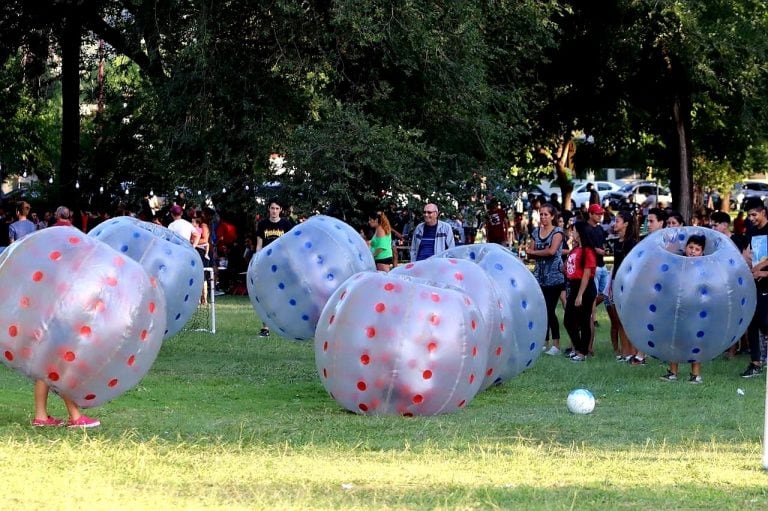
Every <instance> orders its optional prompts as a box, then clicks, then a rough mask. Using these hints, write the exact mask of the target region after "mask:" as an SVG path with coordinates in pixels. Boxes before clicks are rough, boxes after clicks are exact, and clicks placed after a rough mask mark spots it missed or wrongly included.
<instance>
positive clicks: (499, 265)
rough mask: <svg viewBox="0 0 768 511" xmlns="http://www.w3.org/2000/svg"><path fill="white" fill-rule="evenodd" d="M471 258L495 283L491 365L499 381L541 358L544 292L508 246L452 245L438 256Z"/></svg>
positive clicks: (545, 318)
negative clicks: (496, 316) (496, 321)
mask: <svg viewBox="0 0 768 511" xmlns="http://www.w3.org/2000/svg"><path fill="white" fill-rule="evenodd" d="M437 257H441V258H457V259H463V260H466V261H471V262H472V263H474V264H476V265H477V266H479V267H480V268H482V269H483V270H484V271H485V273H486V275H488V277H489V278H490V280H491V282H492V283H493V293H494V294H495V296H496V303H497V305H498V312H499V319H498V323H496V325H495V327H492V328H491V340H490V344H489V349H490V353H489V367H493V368H494V372H493V375H492V376H493V379H492V381H490V378H489V379H487V380H486V381H485V382H484V388H485V386H488V385H490V384H491V383H494V384H500V383H502V382H504V381H506V380H509V379H510V378H512V377H514V376H516V375H518V374H520V373H521V372H523V371H524V370H526V369H528V368H529V367H531V366H532V365H533V363H534V362H535V361H536V360H537V359H538V358H539V355H540V354H541V352H542V346H543V345H544V340H545V338H546V333H547V307H546V304H545V303H544V294H543V293H542V292H541V287H539V283H538V282H537V281H536V278H535V277H534V276H533V273H531V271H530V270H529V269H528V268H527V267H526V266H525V264H523V263H522V262H521V261H520V259H518V258H517V257H516V256H514V255H513V254H512V252H510V251H509V250H507V249H505V248H504V247H502V246H500V245H497V244H495V243H478V244H472V245H461V246H458V247H454V248H451V249H449V250H447V251H445V252H443V253H441V254H440V255H439V256H437Z"/></svg>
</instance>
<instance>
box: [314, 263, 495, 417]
mask: <svg viewBox="0 0 768 511" xmlns="http://www.w3.org/2000/svg"><path fill="white" fill-rule="evenodd" d="M488 338H489V333H488V327H487V325H485V320H484V318H483V315H482V313H481V312H480V310H479V309H478V306H477V305H476V302H475V301H474V299H473V298H472V297H470V296H469V295H468V294H467V293H465V292H463V291H461V290H460V289H457V288H455V287H450V286H446V285H444V284H440V283H436V282H432V281H428V280H424V279H418V278H415V277H413V278H412V277H408V276H406V275H397V274H395V275H392V274H391V273H390V274H387V273H379V272H376V273H375V272H364V273H359V274H357V275H355V276H354V277H352V278H350V279H348V280H347V281H345V282H344V284H343V285H342V286H341V287H339V289H337V290H336V292H335V293H334V294H333V296H331V298H330V300H329V301H328V303H327V304H326V306H325V308H324V309H323V313H322V316H321V317H320V320H319V322H318V324H317V331H316V334H315V362H316V365H317V370H318V373H319V375H320V379H321V381H322V383H323V385H324V386H325V388H326V390H327V391H328V392H329V393H330V394H331V396H332V397H333V398H334V399H335V400H336V401H337V402H338V403H339V404H340V405H341V406H343V407H344V408H346V409H347V410H351V411H353V412H356V413H359V414H368V415H397V414H400V415H407V416H410V415H435V414H440V413H448V412H454V411H457V410H460V409H462V408H464V407H465V406H466V405H467V404H468V403H469V402H470V401H471V400H472V399H473V398H474V396H475V394H476V393H477V392H478V390H479V389H480V385H481V384H482V381H483V374H484V371H485V370H486V368H487V363H488V360H487V359H488V356H487V352H488V346H487V343H488Z"/></svg>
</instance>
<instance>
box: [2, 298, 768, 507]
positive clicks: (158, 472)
mask: <svg viewBox="0 0 768 511" xmlns="http://www.w3.org/2000/svg"><path fill="white" fill-rule="evenodd" d="M218 307H219V308H218V313H219V325H218V330H219V332H218V333H217V335H215V336H211V335H210V334H205V333H185V334H182V335H180V336H178V337H176V338H174V339H172V340H170V341H168V342H167V343H166V345H165V346H164V347H163V349H162V350H161V353H160V357H159V358H158V360H157V362H156V363H155V366H154V367H153V368H152V370H151V371H150V374H149V375H147V377H146V378H145V379H144V380H143V381H142V383H141V384H140V385H139V387H137V388H136V389H134V390H132V391H131V392H129V393H127V394H126V395H124V396H122V397H120V398H118V399H117V400H115V401H113V402H111V403H109V404H107V405H105V406H103V407H100V408H98V409H95V410H93V411H92V413H93V415H95V416H98V417H99V418H100V419H102V422H103V426H102V428H100V429H98V430H95V431H87V432H82V431H68V430H62V429H56V430H37V429H32V428H31V427H29V426H28V424H29V421H30V420H31V416H32V415H31V400H32V396H31V382H29V381H28V380H26V379H25V378H23V377H21V376H19V375H17V374H15V373H13V372H11V371H9V370H7V369H3V370H0V386H1V387H2V389H3V393H2V396H3V397H2V399H0V432H2V435H1V436H0V478H1V480H2V481H3V492H2V493H0V508H2V509H35V508H46V509H82V508H84V507H85V508H88V509H105V510H106V509H142V510H144V509H414V508H422V509H423V508H429V509H606V510H607V509H713V510H714V509H718V510H719V509H765V508H766V506H768V490H766V488H768V475H767V474H766V472H764V471H763V470H762V468H761V467H760V460H761V454H762V450H761V433H762V426H763V424H762V417H763V399H764V385H765V381H764V380H763V379H761V378H756V379H752V380H743V379H741V378H739V377H738V374H739V372H740V371H741V370H743V369H744V367H745V366H746V363H747V360H746V358H744V357H737V359H734V360H732V361H726V360H721V359H718V360H716V361H713V362H711V363H708V364H705V365H704V368H703V375H704V378H705V383H704V384H703V385H699V386H696V385H688V384H686V383H684V382H678V383H667V382H662V381H660V380H659V379H658V376H659V375H660V374H663V372H664V366H662V365H661V364H660V363H659V362H656V361H653V362H650V363H649V364H648V365H646V366H645V367H627V366H625V365H620V364H617V363H616V362H615V361H614V360H613V356H612V353H611V350H610V346H609V344H608V343H607V341H606V335H607V334H606V328H605V327H606V326H607V320H606V319H605V318H604V317H602V318H601V329H600V331H599V333H598V339H599V342H598V346H597V350H598V356H597V357H596V358H595V359H593V360H589V361H588V362H586V363H584V364H573V363H570V362H569V361H567V360H566V359H565V358H564V357H547V356H542V358H541V359H540V360H539V361H538V362H537V363H536V364H535V365H534V367H533V368H531V369H530V370H529V371H527V372H525V373H523V374H522V375H520V376H519V377H517V378H515V379H514V380H512V381H510V382H508V383H507V384H506V385H503V386H501V387H497V388H492V389H489V390H487V391H485V392H483V393H482V394H480V395H478V396H477V397H476V398H475V400H474V401H472V402H471V403H470V405H469V406H468V407H467V409H466V410H465V411H464V412H462V413H457V414H452V415H445V416H438V417H414V418H402V417H363V416H358V415H355V414H352V413H349V412H346V411H344V410H342V409H341V408H340V407H339V406H338V405H337V404H336V403H335V402H334V401H333V400H331V399H330V398H329V397H328V395H327V393H326V392H325V390H324V389H323V388H322V385H321V384H320V381H319V378H318V377H317V374H316V371H315V367H314V362H313V350H312V345H311V343H295V342H290V341H284V340H281V339H277V338H274V337H273V338H270V339H266V340H265V339H261V338H259V337H257V336H256V332H257V331H258V327H259V321H258V319H257V318H256V317H255V316H254V314H253V312H252V310H251V308H250V305H249V304H248V302H247V299H245V298H227V299H225V300H222V301H221V302H220V303H219V304H218ZM684 370H687V368H686V367H685V366H683V367H682V368H681V372H683V371H684ZM576 387H586V388H589V389H590V390H592V391H593V393H595V395H596V397H597V398H598V404H597V408H596V410H595V412H594V413H593V414H592V415H589V416H574V415H572V414H570V413H568V412H567V410H566V408H565V397H566V395H567V393H568V391H569V390H571V389H573V388H576ZM737 388H741V389H743V390H744V395H743V396H741V395H739V394H737V392H736V390H737ZM62 409H63V407H62V406H61V404H60V402H58V400H57V399H56V398H55V397H52V398H51V410H52V412H55V413H56V414H58V415H61V413H62Z"/></svg>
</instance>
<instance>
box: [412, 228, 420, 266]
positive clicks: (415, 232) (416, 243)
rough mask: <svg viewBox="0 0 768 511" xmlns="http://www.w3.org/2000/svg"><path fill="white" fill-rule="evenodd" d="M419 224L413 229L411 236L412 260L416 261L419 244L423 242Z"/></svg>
mask: <svg viewBox="0 0 768 511" xmlns="http://www.w3.org/2000/svg"><path fill="white" fill-rule="evenodd" d="M419 225H421V224H419ZM419 225H417V226H416V228H415V229H414V230H413V236H411V261H415V260H416V255H417V254H418V253H419V244H420V243H421V231H420V230H419Z"/></svg>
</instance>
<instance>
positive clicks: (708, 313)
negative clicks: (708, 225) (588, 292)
mask: <svg viewBox="0 0 768 511" xmlns="http://www.w3.org/2000/svg"><path fill="white" fill-rule="evenodd" d="M693 234H699V235H703V236H704V237H705V240H706V246H705V250H704V255H702V256H701V257H686V256H685V255H683V254H684V252H683V250H684V248H685V245H686V240H687V239H688V238H689V237H690V236H691V235H693ZM613 296H614V300H615V302H616V309H617V312H618V313H619V318H620V319H621V322H622V324H623V325H624V329H625V330H626V332H627V335H628V336H629V338H630V339H631V340H632V342H633V343H634V344H635V346H637V348H638V349H639V350H641V351H644V352H646V353H648V354H649V355H651V356H653V357H656V358H658V359H661V360H664V361H668V362H678V363H679V362H704V361H707V360H711V359H713V358H715V357H716V356H717V355H719V354H720V353H722V352H723V351H724V350H725V349H727V348H728V347H729V346H730V345H732V344H733V343H734V342H736V340H737V339H738V338H739V337H740V336H741V335H742V334H743V333H744V332H745V330H746V328H747V326H748V325H749V322H750V320H751V318H752V315H753V314H754V311H755V302H756V290H755V283H754V280H753V278H752V274H751V271H750V269H749V267H748V266H747V264H746V262H745V261H744V259H743V258H742V256H741V253H740V252H739V251H738V249H737V248H736V246H735V245H734V244H733V242H731V240H729V239H728V238H727V237H726V236H724V235H722V234H720V233H719V232H716V231H714V230H712V229H703V228H700V227H679V228H668V229H662V230H661V231H657V232H655V233H653V234H651V235H649V236H648V237H647V238H646V239H644V240H643V241H642V242H640V243H638V244H637V245H636V246H635V248H633V249H632V251H631V252H630V253H629V254H628V255H627V257H626V259H624V262H623V263H622V264H621V267H620V268H619V270H618V272H617V274H616V280H615V282H614V283H613Z"/></svg>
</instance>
